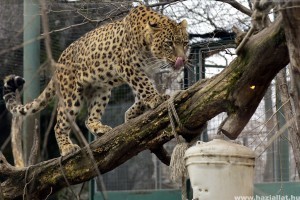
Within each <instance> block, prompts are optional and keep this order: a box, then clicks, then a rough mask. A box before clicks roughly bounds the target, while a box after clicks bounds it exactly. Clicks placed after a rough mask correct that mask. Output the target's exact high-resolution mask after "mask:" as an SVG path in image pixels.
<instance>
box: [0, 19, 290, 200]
mask: <svg viewBox="0 0 300 200" xmlns="http://www.w3.org/2000/svg"><path fill="white" fill-rule="evenodd" d="M287 63H288V53H287V48H286V46H285V38H284V32H283V29H282V27H281V18H279V19H277V21H276V23H274V24H272V25H271V26H270V27H268V28H266V29H265V30H264V31H262V32H261V33H258V34H256V35H255V36H253V37H251V38H250V39H249V42H248V43H247V44H246V46H245V51H244V52H243V54H242V55H240V56H239V57H237V58H236V59H235V60H234V61H233V62H232V63H231V64H230V65H229V66H228V67H227V68H225V69H224V70H223V71H222V72H221V73H220V74H218V75H216V76H215V77H213V78H211V79H208V80H204V81H201V82H197V83H196V84H195V85H193V86H192V87H190V88H189V89H188V90H186V91H184V92H182V93H180V94H179V95H177V96H176V98H175V100H174V104H175V107H176V110H177V113H178V115H179V117H180V120H181V122H182V124H183V125H184V126H185V127H186V128H187V129H189V130H191V131H188V132H181V133H180V134H181V135H182V136H184V137H185V138H194V137H196V136H198V135H199V134H200V133H199V132H197V131H195V130H199V129H200V128H201V127H202V126H203V125H204V124H205V123H206V122H207V121H208V120H209V119H211V118H213V117H214V116H216V115H218V114H219V113H221V112H227V113H228V115H229V117H228V120H227V121H226V122H225V123H224V126H223V127H221V129H222V131H223V132H224V133H225V134H226V135H227V136H229V137H230V138H236V137H237V136H238V134H239V133H240V132H241V130H242V129H243V127H244V126H245V125H246V124H247V122H248V121H249V119H250V117H251V116H252V114H253V112H254V111H255V109H256V108H257V105H258V103H259V102H260V100H261V99H262V98H263V95H264V93H265V91H266V89H267V88H268V86H269V84H270V82H271V80H272V79H273V78H274V76H275V75H276V74H277V72H278V71H279V70H280V69H282V68H284V67H285V66H286V64H287ZM252 85H254V86H255V89H251V88H250V86H252ZM167 107H168V102H165V103H163V104H162V105H160V106H159V107H158V108H156V109H155V110H152V111H149V112H147V113H145V114H144V115H142V116H140V117H138V118H136V119H134V120H131V121H129V122H128V123H125V124H122V125H120V126H118V127H116V128H114V129H113V130H111V131H110V132H109V133H107V134H105V135H104V136H103V137H101V138H99V139H97V140H95V141H94V142H92V143H91V144H90V146H89V147H90V149H91V151H92V152H93V155H94V158H95V161H96V163H97V165H98V167H99V170H100V171H101V173H106V172H108V171H110V170H112V169H114V168H116V167H117V166H119V165H121V164H122V163H124V162H125V161H127V160H128V159H130V158H131V157H133V156H135V155H137V154H138V153H139V152H141V151H144V150H146V149H157V146H159V145H163V144H164V143H166V142H168V141H169V140H171V139H172V138H173V135H172V134H171V131H170V125H169V118H168V108H167ZM159 152H161V150H158V153H159ZM62 166H63V170H61V169H60V165H59V160H58V159H52V160H49V161H46V162H42V163H39V164H36V165H33V166H31V167H30V168H29V169H28V168H27V169H16V168H14V167H12V166H11V165H9V164H8V163H7V161H6V160H5V158H4V156H3V155H2V156H1V157H0V182H1V188H2V192H3V195H4V197H5V198H7V199H21V198H22V195H23V191H24V186H25V183H27V187H26V188H27V190H28V191H27V193H28V194H30V195H31V196H30V198H31V199H43V198H45V197H46V196H47V195H48V194H49V193H50V192H55V191H57V190H59V189H61V188H63V187H66V186H67V184H66V181H65V180H64V177H63V174H62V171H63V172H64V173H65V175H66V177H67V179H68V181H69V182H70V183H71V184H77V183H81V182H84V181H87V180H89V179H91V178H93V177H94V176H96V175H97V173H96V170H95V169H94V168H93V166H94V165H93V164H92V161H91V160H90V156H88V152H87V148H83V149H81V150H80V151H79V152H76V153H74V154H72V155H68V156H65V157H63V158H62ZM26 170H27V173H26ZM25 174H27V176H26V178H25Z"/></svg>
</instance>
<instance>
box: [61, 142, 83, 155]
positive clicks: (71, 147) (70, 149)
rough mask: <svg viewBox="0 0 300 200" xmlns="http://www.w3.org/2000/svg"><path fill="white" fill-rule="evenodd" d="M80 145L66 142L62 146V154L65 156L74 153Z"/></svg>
mask: <svg viewBox="0 0 300 200" xmlns="http://www.w3.org/2000/svg"><path fill="white" fill-rule="evenodd" d="M79 149H80V147H79V146H78V145H77V144H66V145H64V146H62V147H61V155H62V156H65V155H68V154H70V153H74V152H75V151H78V150H79Z"/></svg>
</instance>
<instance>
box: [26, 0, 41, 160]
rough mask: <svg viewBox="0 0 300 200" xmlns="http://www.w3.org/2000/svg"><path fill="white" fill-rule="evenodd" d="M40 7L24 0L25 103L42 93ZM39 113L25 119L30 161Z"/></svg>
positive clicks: (31, 0) (27, 156)
mask: <svg viewBox="0 0 300 200" xmlns="http://www.w3.org/2000/svg"><path fill="white" fill-rule="evenodd" d="M39 35H40V7H39V4H38V0H24V35H23V39H24V42H25V43H26V42H29V44H26V45H25V46H24V49H23V73H24V78H25V80H26V86H25V88H24V95H23V100H24V103H27V102H31V101H32V100H33V99H34V98H36V97H37V96H38V95H39V93H40V76H39V72H38V69H39V66H40V41H39V40H38V36H39ZM36 118H37V119H39V115H38V114H37V115H33V116H29V117H27V118H26V120H25V121H24V129H23V130H24V133H23V145H24V158H25V162H28V158H29V155H30V149H31V146H32V141H33V133H34V121H35V120H34V119H36Z"/></svg>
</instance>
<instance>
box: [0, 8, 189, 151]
mask: <svg viewBox="0 0 300 200" xmlns="http://www.w3.org/2000/svg"><path fill="white" fill-rule="evenodd" d="M186 28H187V23H186V21H185V20H183V21H182V22H180V23H176V22H175V21H173V20H171V19H169V18H168V17H166V16H164V15H161V14H158V13H156V12H154V11H153V10H151V9H150V8H147V7H145V6H138V7H136V8H133V9H132V10H131V11H130V13H129V14H128V15H127V16H126V17H125V18H124V19H123V20H121V21H116V22H113V23H110V24H107V25H104V26H101V27H99V28H96V29H94V30H92V31H90V32H88V33H87V34H85V35H84V36H82V37H81V38H79V39H78V40H77V41H75V42H73V43H72V44H71V45H70V46H69V47H68V48H67V49H66V50H64V51H63V53H62V55H61V56H60V58H59V60H58V63H59V64H60V65H59V66H58V67H57V68H56V71H55V75H54V78H52V80H51V81H50V82H49V84H48V86H47V87H46V88H45V90H44V91H43V92H42V93H41V95H40V96H39V97H38V98H37V99H35V100H34V101H33V102H30V103H27V104H25V105H21V104H18V103H17V102H16V100H15V90H16V89H17V88H19V87H21V86H22V85H23V83H24V80H23V79H22V78H21V77H17V76H9V77H8V78H7V79H6V81H5V87H4V100H5V102H6V106H7V108H8V109H9V110H10V112H11V113H12V114H14V115H28V114H32V113H35V112H38V111H40V110H41V109H43V108H44V107H45V106H46V104H47V103H49V101H50V99H51V98H52V97H54V96H59V97H61V99H60V100H61V101H60V104H59V106H58V109H57V111H58V112H57V123H56V125H55V134H56V140H57V142H58V145H59V148H60V151H61V154H62V155H66V154H68V153H70V152H73V151H75V150H77V149H79V147H78V146H77V145H76V144H73V143H72V142H71V140H70V137H69V133H70V131H71V125H70V121H74V120H75V118H76V115H77V114H78V112H79V111H80V109H81V107H82V105H83V101H84V100H86V101H87V103H88V118H87V120H86V122H85V124H86V126H87V128H88V129H89V131H90V132H92V133H94V134H95V135H98V136H100V135H102V134H104V133H105V132H107V131H109V130H110V129H111V127H109V126H107V125H103V124H102V123H101V116H102V115H103V112H104V109H105V107H106V105H107V103H108V101H109V98H110V95H111V90H112V88H113V87H116V86H119V85H121V84H124V83H127V84H129V86H130V87H131V88H132V89H133V91H134V93H135V95H136V102H135V103H134V104H133V105H132V107H131V108H130V109H129V110H128V111H127V112H126V114H125V118H126V121H127V120H129V119H132V118H134V117H136V116H138V115H139V114H141V113H143V111H144V110H145V109H147V108H151V109H153V108H155V107H157V106H158V105H159V104H160V103H162V102H163V101H164V100H165V98H164V97H163V96H162V95H160V94H159V93H158V92H157V90H156V89H155V87H154V86H153V83H152V81H151V80H150V78H149V77H150V74H149V73H151V71H152V70H151V69H153V68H158V67H169V68H171V69H172V70H175V71H176V70H180V69H181V68H182V66H183V65H184V63H185V62H186V60H187V57H186V51H187V42H188V34H187V30H186ZM56 87H57V88H58V90H57V91H59V92H57V91H56V89H55V88H56Z"/></svg>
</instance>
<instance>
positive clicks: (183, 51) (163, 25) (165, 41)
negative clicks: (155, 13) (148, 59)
mask: <svg viewBox="0 0 300 200" xmlns="http://www.w3.org/2000/svg"><path fill="white" fill-rule="evenodd" d="M147 33H148V35H147V41H148V45H150V47H149V49H150V50H151V53H152V55H153V56H154V57H155V58H156V59H159V60H161V61H162V63H163V64H162V65H163V67H172V68H173V69H174V70H180V69H182V68H183V66H184V64H185V63H186V62H187V58H188V57H187V51H188V42H189V36H188V32H187V21H186V20H183V21H181V22H180V23H176V22H175V21H173V20H171V19H169V18H167V17H163V18H162V19H161V20H158V21H154V22H151V20H150V21H149V22H148V25H147Z"/></svg>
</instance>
